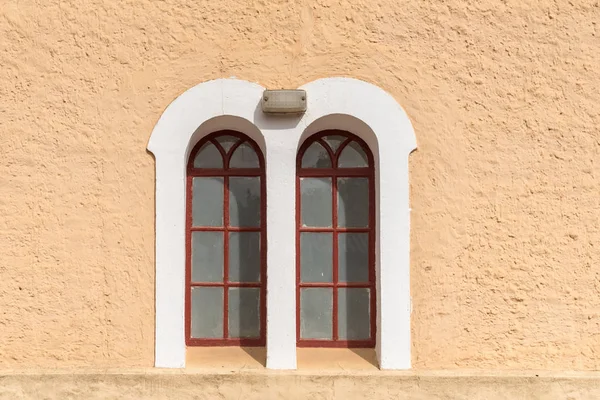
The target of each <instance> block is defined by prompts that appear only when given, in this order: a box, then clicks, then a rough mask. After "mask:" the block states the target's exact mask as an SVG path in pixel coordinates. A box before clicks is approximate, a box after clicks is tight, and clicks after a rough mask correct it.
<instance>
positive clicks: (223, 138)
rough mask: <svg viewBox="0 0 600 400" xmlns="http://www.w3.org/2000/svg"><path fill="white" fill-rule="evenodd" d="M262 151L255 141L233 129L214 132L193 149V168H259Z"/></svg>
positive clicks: (191, 157) (190, 163) (190, 161)
mask: <svg viewBox="0 0 600 400" xmlns="http://www.w3.org/2000/svg"><path fill="white" fill-rule="evenodd" d="M260 154H261V152H260V149H258V146H257V145H256V143H255V142H254V141H252V140H251V139H249V138H248V137H247V136H245V135H243V134H241V133H238V132H233V131H223V132H218V133H215V134H212V135H210V136H208V137H206V138H204V139H203V140H201V141H200V142H199V143H198V144H197V145H196V146H195V147H194V149H193V150H192V154H191V155H190V160H189V163H188V168H191V169H200V170H204V169H258V168H262V165H263V160H262V157H261V156H260Z"/></svg>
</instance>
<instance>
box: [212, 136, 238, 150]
mask: <svg viewBox="0 0 600 400" xmlns="http://www.w3.org/2000/svg"><path fill="white" fill-rule="evenodd" d="M238 140H240V139H238V138H236V137H235V136H229V135H223V136H219V137H218V138H217V142H219V144H220V145H221V147H223V150H225V153H227V152H229V149H231V146H233V145H234V144H236V143H237V141H238Z"/></svg>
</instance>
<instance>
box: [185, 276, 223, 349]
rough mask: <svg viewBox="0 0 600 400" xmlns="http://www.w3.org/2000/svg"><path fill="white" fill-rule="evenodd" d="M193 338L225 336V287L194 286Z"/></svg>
mask: <svg viewBox="0 0 600 400" xmlns="http://www.w3.org/2000/svg"><path fill="white" fill-rule="evenodd" d="M191 331H192V332H191V336H192V337H193V338H201V339H208V338H217V339H220V338H223V288H220V287H193V288H192V329H191Z"/></svg>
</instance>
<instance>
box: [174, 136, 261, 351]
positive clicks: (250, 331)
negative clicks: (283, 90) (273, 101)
mask: <svg viewBox="0 0 600 400" xmlns="http://www.w3.org/2000/svg"><path fill="white" fill-rule="evenodd" d="M264 171H265V169H264V161H263V156H262V153H261V151H260V149H259V148H258V146H257V145H256V143H255V142H254V141H252V140H251V139H250V138H248V137H247V136H245V135H243V134H241V133H239V132H233V131H222V132H216V133H213V134H211V135H209V136H207V137H206V138H204V139H203V140H201V141H200V142H199V143H198V144H197V145H196V146H195V147H194V149H193V150H192V152H191V154H190V158H189V161H188V165H187V213H186V249H187V251H186V307H185V313H186V343H187V345H191V346H194V345H195V346H206V345H220V346H223V345H246V346H263V345H264V343H265V330H266V323H265V321H266V318H265V305H266V298H265V281H266V268H265V267H266V262H265V260H266V235H265V225H266V224H265V173H264Z"/></svg>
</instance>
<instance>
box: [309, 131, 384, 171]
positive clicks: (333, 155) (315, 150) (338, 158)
mask: <svg viewBox="0 0 600 400" xmlns="http://www.w3.org/2000/svg"><path fill="white" fill-rule="evenodd" d="M299 154H300V157H298V164H299V165H298V168H301V169H324V168H327V169H329V168H334V169H343V168H369V167H370V166H371V165H372V164H373V162H372V157H371V153H370V151H369V149H368V148H367V145H366V144H365V143H364V142H363V141H362V140H361V139H359V138H358V137H357V136H355V135H353V134H350V133H348V132H341V131H340V132H338V131H325V132H321V133H319V134H316V135H314V136H312V137H310V138H309V139H308V140H306V141H305V142H304V144H303V145H302V147H301V148H300V153H299Z"/></svg>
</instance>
